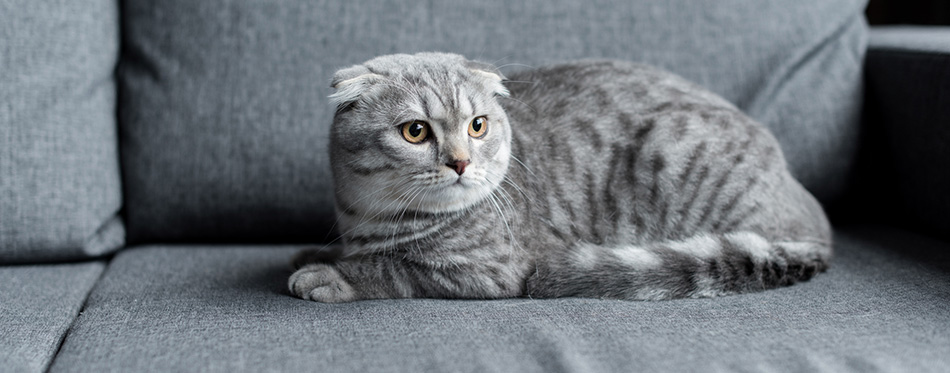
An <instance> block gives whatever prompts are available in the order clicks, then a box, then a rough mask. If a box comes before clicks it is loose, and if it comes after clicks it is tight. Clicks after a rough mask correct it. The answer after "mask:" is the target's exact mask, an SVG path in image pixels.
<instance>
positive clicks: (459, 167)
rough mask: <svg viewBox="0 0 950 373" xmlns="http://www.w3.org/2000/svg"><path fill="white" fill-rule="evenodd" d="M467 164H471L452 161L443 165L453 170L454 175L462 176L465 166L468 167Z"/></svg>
mask: <svg viewBox="0 0 950 373" xmlns="http://www.w3.org/2000/svg"><path fill="white" fill-rule="evenodd" d="M469 163H471V162H469V161H452V162H449V163H446V164H445V165H446V166H449V168H451V169H453V170H455V173H457V174H459V176H462V173H463V172H465V166H468V164H469Z"/></svg>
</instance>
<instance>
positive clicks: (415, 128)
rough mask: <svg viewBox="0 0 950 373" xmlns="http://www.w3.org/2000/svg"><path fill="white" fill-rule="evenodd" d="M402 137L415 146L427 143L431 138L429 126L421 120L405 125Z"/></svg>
mask: <svg viewBox="0 0 950 373" xmlns="http://www.w3.org/2000/svg"><path fill="white" fill-rule="evenodd" d="M402 137H403V138H404V139H406V141H408V142H411V143H413V144H418V143H421V142H423V141H426V138H428V137H429V124H428V123H426V122H423V121H419V120H414V121H412V122H407V123H403V125H402Z"/></svg>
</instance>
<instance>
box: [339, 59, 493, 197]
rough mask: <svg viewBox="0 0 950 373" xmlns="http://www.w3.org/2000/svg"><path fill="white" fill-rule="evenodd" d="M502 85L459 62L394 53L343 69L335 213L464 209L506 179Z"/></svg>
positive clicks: (479, 66)
mask: <svg viewBox="0 0 950 373" xmlns="http://www.w3.org/2000/svg"><path fill="white" fill-rule="evenodd" d="M503 79H504V77H503V76H502V75H501V74H500V73H499V72H498V70H497V69H496V68H495V67H494V66H491V65H489V64H484V63H480V62H474V61H469V60H466V59H465V58H464V57H462V56H459V55H454V54H442V53H420V54H416V55H406V54H398V55H388V56H382V57H377V58H374V59H372V60H369V61H367V62H365V63H363V64H360V65H356V66H352V67H348V68H345V69H342V70H340V71H338V72H337V73H336V74H335V75H334V76H333V81H332V83H331V85H332V86H333V88H335V89H336V92H335V93H334V94H333V95H331V96H330V102H331V103H332V104H333V105H336V108H337V113H336V116H335V117H334V120H333V127H332V129H331V137H330V150H331V163H332V165H333V174H334V182H335V186H336V197H337V207H338V208H340V209H344V210H346V211H351V212H355V213H358V214H360V215H366V214H377V215H381V216H387V215H391V214H399V213H401V212H404V211H407V210H409V211H421V212H429V213H442V212H453V211H460V210H463V209H465V208H468V207H470V206H473V205H475V204H477V203H478V202H480V201H482V200H484V199H486V198H488V197H489V195H490V194H491V193H492V192H493V191H494V190H495V188H497V187H498V185H499V184H500V183H501V182H502V180H503V179H504V176H505V173H506V171H507V169H508V162H509V158H510V150H511V146H510V144H511V129H510V127H509V124H508V117H507V116H506V115H505V112H504V110H503V109H502V107H501V106H500V105H499V103H498V97H500V96H507V95H508V91H507V89H505V86H504V85H502V80H503Z"/></svg>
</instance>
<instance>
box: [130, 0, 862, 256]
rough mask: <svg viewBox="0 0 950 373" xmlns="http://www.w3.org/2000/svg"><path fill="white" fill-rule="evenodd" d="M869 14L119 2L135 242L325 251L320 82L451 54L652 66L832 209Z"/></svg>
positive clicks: (327, 112)
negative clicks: (415, 55)
mask: <svg viewBox="0 0 950 373" xmlns="http://www.w3.org/2000/svg"><path fill="white" fill-rule="evenodd" d="M865 3H866V2H865V1H864V0H797V1H782V2H765V3H756V4H755V5H754V6H752V5H750V3H749V2H748V1H744V0H724V1H717V2H716V3H715V5H714V6H696V3H695V1H692V0H675V1H668V0H637V1H620V0H613V1H611V0H606V1H604V0H601V1H596V2H594V3H589V2H578V1H575V0H556V1H547V2H544V3H543V4H540V3H534V2H527V1H508V0H493V1H469V0H452V1H439V2H431V1H384V2H380V1H372V0H359V1H345V2H326V1H306V0H280V1H274V0H267V1H230V0H228V1H224V0H206V1H192V0H167V1H152V0H129V1H125V2H123V7H122V10H123V13H122V18H123V20H124V22H123V24H124V29H123V43H124V44H123V46H124V48H123V57H122V67H121V68H120V70H119V74H118V78H119V82H120V86H121V90H120V91H121V92H122V95H121V97H120V103H121V104H120V108H119V109H120V110H119V114H120V120H121V126H122V131H121V132H122V134H123V138H122V165H123V176H124V181H125V189H124V190H125V191H126V194H127V195H126V206H125V208H126V210H125V211H126V212H127V224H128V225H127V226H128V229H129V238H130V240H131V241H134V242H136V243H148V242H170V241H177V242H197V241H214V242H223V241H229V242H238V243H247V242H250V241H257V242H284V243H287V242H291V241H297V242H314V241H322V240H325V239H326V238H327V231H328V230H329V228H330V227H331V226H332V225H333V224H332V223H333V205H332V182H331V180H330V177H329V165H328V162H329V161H328V152H327V137H328V136H327V133H328V127H329V124H330V122H331V117H332V114H333V108H331V107H330V105H329V104H328V101H327V99H326V97H327V95H329V94H330V93H332V92H331V90H330V88H329V79H330V77H331V75H332V74H333V72H334V71H335V70H336V69H339V68H342V67H346V66H349V65H353V64H357V63H361V62H363V61H365V60H367V59H369V58H371V57H374V56H377V55H381V54H388V53H395V52H404V53H412V52H419V51H444V52H455V53H460V54H463V55H466V56H468V57H469V58H472V59H479V60H483V61H488V62H493V63H496V64H498V65H499V66H501V67H502V71H503V72H511V71H514V70H517V69H525V68H530V67H532V66H540V65H543V64H549V63H554V62H560V61H566V60H575V59H582V58H616V59H624V60H631V61H639V62H645V63H649V64H653V65H658V66H662V67H664V68H667V69H669V70H672V71H674V72H676V73H679V74H681V75H684V76H685V77H687V78H688V79H690V80H693V81H696V82H698V83H699V84H701V85H703V86H706V87H709V88H710V89H712V90H713V91H715V92H717V93H719V94H722V95H723V96H725V97H726V98H727V99H729V100H730V101H732V102H734V103H736V104H737V105H738V106H739V107H740V108H742V109H744V110H746V111H748V112H749V113H750V114H751V115H752V116H753V117H755V118H758V119H760V120H761V121H763V122H764V123H765V124H766V125H768V126H769V127H770V128H771V129H772V130H773V131H774V132H775V134H776V136H777V137H778V139H779V141H780V142H781V144H782V147H783V149H784V151H785V153H786V156H787V158H788V160H789V162H790V164H791V169H792V173H793V174H794V175H795V176H796V177H798V178H799V179H800V180H801V181H802V182H803V184H804V185H805V186H806V187H808V188H809V189H810V190H811V191H813V192H814V193H815V194H816V195H817V196H818V197H819V199H822V200H824V201H827V200H830V199H833V198H834V196H835V195H836V194H837V191H838V190H840V187H841V185H842V182H843V181H844V179H845V178H843V177H841V175H843V174H845V171H846V170H847V169H848V167H849V165H850V161H851V155H852V152H853V149H854V145H855V141H854V140H855V135H856V124H857V118H858V108H859V105H860V101H861V91H860V88H861V67H862V61H863V55H864V51H865V42H866V25H865V23H864V19H863V16H862V14H863V9H864V5H865Z"/></svg>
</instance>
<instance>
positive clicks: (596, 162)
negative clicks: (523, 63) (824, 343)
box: [289, 53, 832, 302]
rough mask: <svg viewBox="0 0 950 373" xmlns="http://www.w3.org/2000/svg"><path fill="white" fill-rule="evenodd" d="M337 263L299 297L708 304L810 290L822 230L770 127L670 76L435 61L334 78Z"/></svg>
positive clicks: (419, 59) (406, 58)
mask: <svg viewBox="0 0 950 373" xmlns="http://www.w3.org/2000/svg"><path fill="white" fill-rule="evenodd" d="M332 86H333V87H334V88H335V90H336V91H335V93H334V94H333V95H332V96H330V101H331V103H332V104H333V105H335V107H336V109H337V110H336V115H335V117H334V120H333V124H332V128H331V136H330V152H331V154H330V155H331V158H330V159H331V163H332V168H333V178H334V183H335V189H336V190H335V193H336V210H337V215H338V219H339V220H338V229H339V231H340V233H341V235H342V236H341V240H342V246H343V248H342V255H341V257H340V258H338V259H335V260H332V261H326V260H320V259H318V258H317V257H318V256H319V253H314V252H303V253H301V254H300V255H299V256H298V258H297V266H298V269H297V271H296V272H295V273H294V274H293V275H292V276H291V277H290V279H289V287H290V291H291V292H292V293H293V294H295V295H296V296H299V297H301V298H303V299H309V300H314V301H320V302H349V301H355V300H361V299H380V298H422V297H427V298H432V297H438V298H470V299H491V298H505V297H536V298H547V297H594V298H616V299H631V300H632V299H637V300H659V299H672V298H696V297H714V296H720V295H727V294H737V293H745V292H753V291H760V290H763V289H769V288H774V287H778V286H785V285H790V284H793V283H795V282H798V281H803V280H808V279H809V278H811V277H812V276H814V275H815V274H816V273H818V272H821V271H824V270H825V269H826V268H827V266H828V261H829V259H830V257H831V254H832V245H831V233H830V227H829V223H828V221H827V219H826V217H825V214H824V212H823V211H822V208H821V206H820V205H819V204H818V203H817V202H816V200H815V199H814V198H813V197H812V196H811V195H810V194H809V193H808V192H807V191H805V189H804V188H803V187H802V186H801V185H800V184H799V183H798V182H797V181H795V179H793V178H792V176H791V175H789V172H788V171H787V169H786V164H785V159H784V158H783V155H782V151H781V150H780V149H779V146H778V144H777V142H776V140H775V139H774V138H773V136H772V135H771V134H770V133H769V132H768V130H766V128H765V127H764V126H762V125H761V124H759V123H757V122H755V121H754V120H752V119H750V118H749V117H747V116H745V115H744V114H743V113H741V112H740V111H739V110H738V109H736V108H735V107H734V106H733V105H731V104H730V103H728V102H726V101H725V100H724V99H722V98H720V97H718V96H716V95H715V94H712V93H710V92H708V91H706V90H704V89H702V88H700V87H698V86H696V85H694V84H692V83H690V82H687V81H685V80H684V79H682V78H680V77H678V76H675V75H673V74H671V73H668V72H665V71H662V70H660V69H657V68H652V67H649V66H644V65H639V64H633V63H626V62H618V61H581V62H576V63H568V64H561V65H555V66H549V67H543V68H537V69H530V70H526V71H523V72H520V73H517V74H513V75H512V76H511V77H510V79H506V78H505V77H503V76H502V74H501V73H500V72H499V71H498V69H496V68H495V67H493V66H492V65H489V64H485V63H480V62H475V61H469V60H467V59H465V58H464V57H462V56H459V55H453V54H440V53H422V54H416V55H405V54H398V55H388V56H382V57H378V58H374V59H372V60H369V61H367V62H365V63H363V64H360V65H356V66H352V67H349V68H345V69H342V70H340V71H338V72H337V73H336V74H335V75H334V76H333V79H332Z"/></svg>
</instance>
